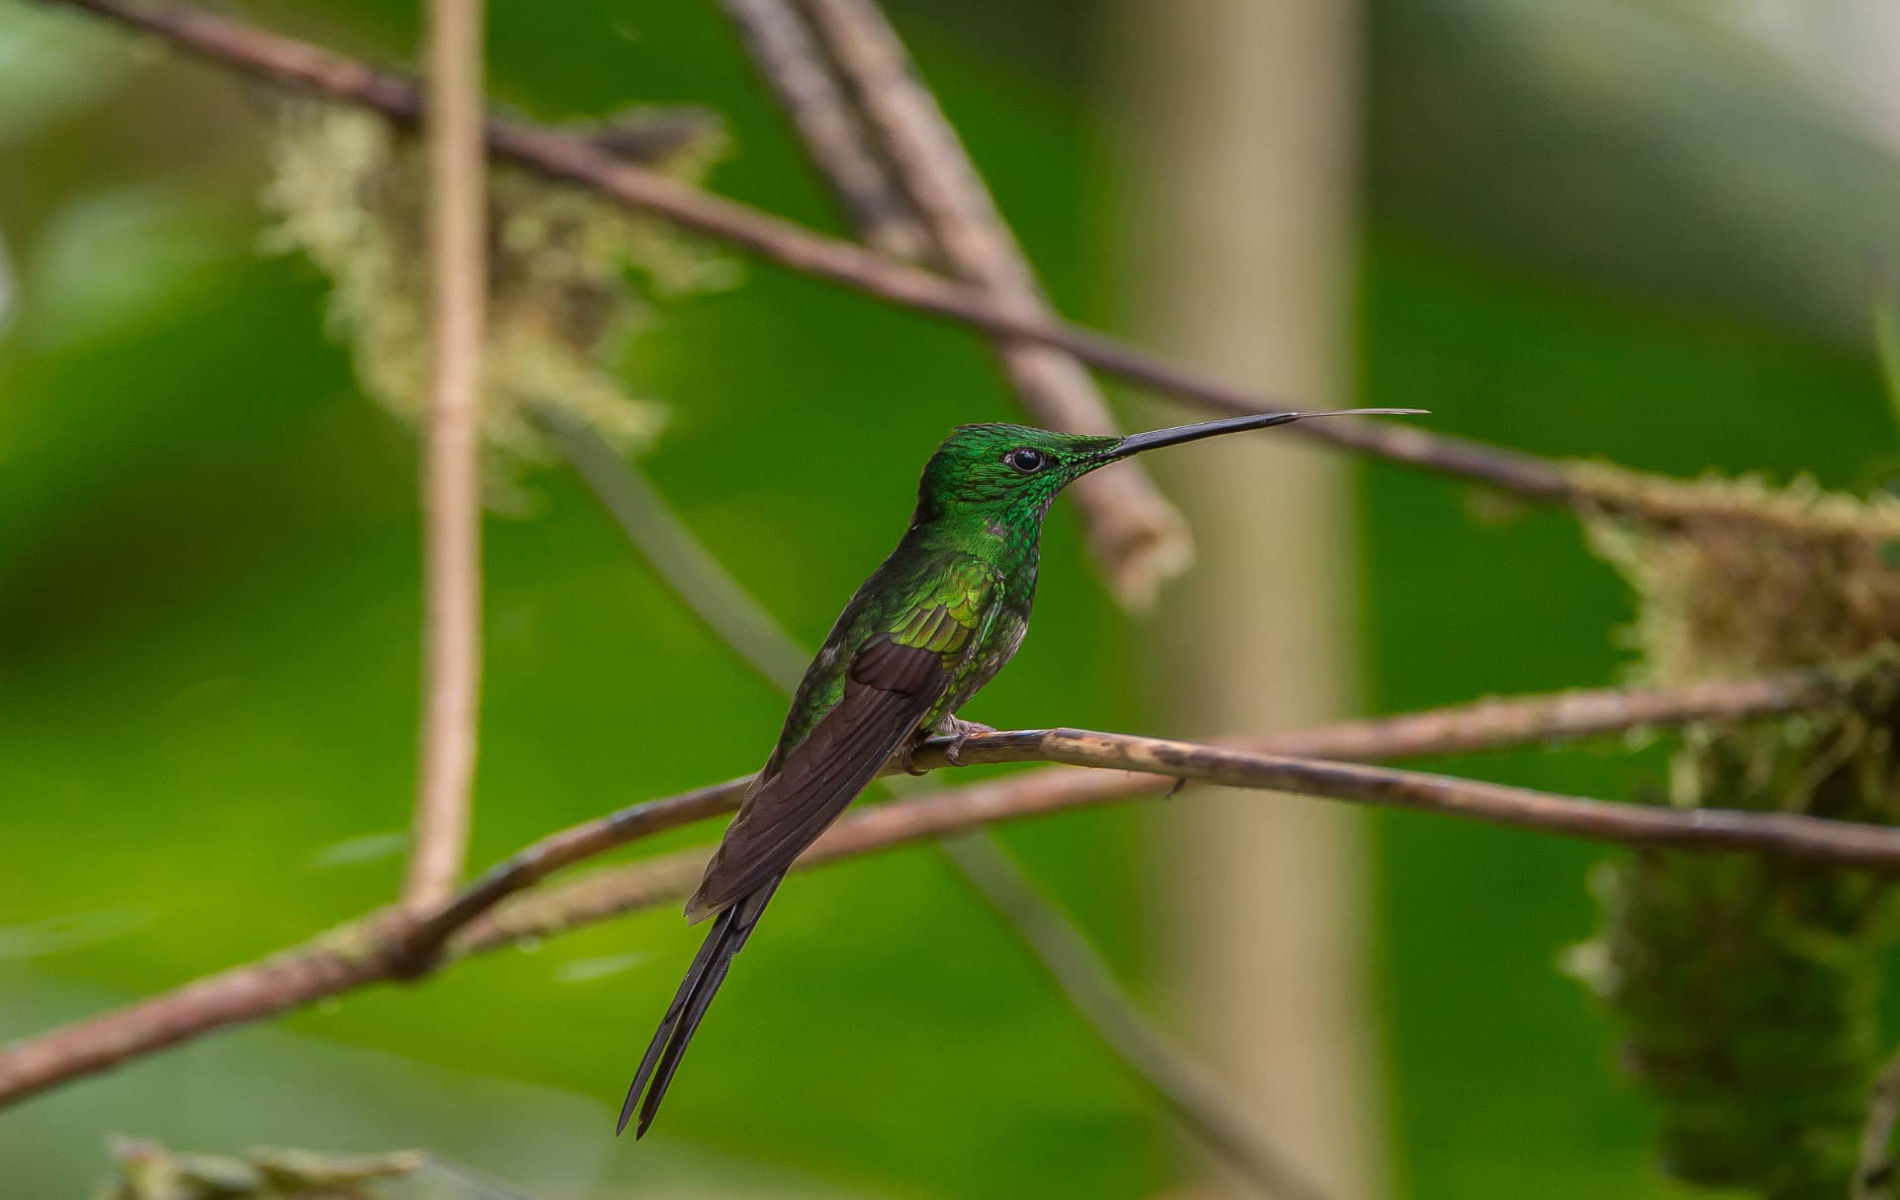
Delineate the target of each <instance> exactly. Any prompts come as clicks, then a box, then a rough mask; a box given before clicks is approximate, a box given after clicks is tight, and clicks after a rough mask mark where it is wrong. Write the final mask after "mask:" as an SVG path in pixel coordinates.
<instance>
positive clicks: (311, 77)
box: [41, 0, 1577, 501]
mask: <svg viewBox="0 0 1900 1200" xmlns="http://www.w3.org/2000/svg"><path fill="white" fill-rule="evenodd" d="M41 2H42V3H47V4H63V5H65V6H67V7H71V8H78V9H83V10H85V11H87V12H90V13H94V14H96V15H98V16H101V17H105V18H108V19H110V20H113V21H116V22H118V23H120V24H123V25H126V26H128V27H131V28H134V29H139V30H142V31H144V32H146V33H149V34H152V35H154V36H157V37H159V38H162V39H163V40H165V41H166V42H168V43H170V44H171V45H173V46H176V47H178V48H179V49H182V50H186V51H189V52H190V53H192V54H194V55H196V56H198V57H199V58H202V59H206V60H208V61H210V62H212V63H214V64H217V65H219V66H222V67H225V68H228V69H232V70H237V71H241V72H244V73H245V74H248V75H251V76H253V77H255V78H259V79H265V80H269V81H271V82H273V83H275V84H277V85H279V86H281V87H285V88H289V89H292V90H295V91H300V92H306V93H310V94H313V95H316V96H320V97H323V98H325V99H328V100H332V101H336V102H338V103H343V104H353V105H358V106H361V107H366V108H373V109H376V110H377V111H379V112H382V113H384V114H385V115H387V116H389V117H390V118H392V119H394V120H396V121H399V122H413V121H414V120H415V119H416V115H417V113H418V111H419V109H420V101H419V98H418V96H417V93H416V90H415V88H414V87H413V86H412V85H410V84H409V83H408V82H407V81H405V80H403V79H401V78H399V77H397V76H394V75H391V74H387V73H383V72H379V71H376V70H373V69H371V68H370V67H368V66H366V65H364V64H363V63H360V62H357V61H355V60H353V59H349V58H345V57H342V56H340V55H337V54H335V53H332V52H331V51H328V50H324V49H321V48H319V47H316V46H313V45H310V44H309V43H306V42H301V41H297V40H295V39H292V38H286V37H282V36H279V35H277V34H273V33H268V32H266V31H264V30H261V29H257V28H255V27H252V26H248V25H244V24H242V23H239V22H236V21H230V20H226V19H224V18H222V17H216V16H213V15H211V14H209V13H206V12H202V11H200V10H197V9H194V8H190V7H188V6H183V5H170V4H168V5H162V6H161V5H145V4H141V3H136V2H134V0H41ZM488 152H489V154H490V155H491V156H492V157H495V158H500V159H505V160H507V161H510V162H513V163H516V164H518V165H520V166H523V167H526V168H529V169H530V170H533V171H536V172H539V173H540V174H542V175H545V176H548V177H549V178H552V179H559V180H564V181H566V182H569V183H573V184H575V185H577V186H580V187H583V188H587V189H589V190H590V191H594V192H596V193H598V194H600V195H602V196H605V197H607V198H609V199H611V200H613V201H615V202H616V203H619V204H622V205H624V206H626V207H628V208H630V209H634V210H637V211H640V212H647V213H653V214H655V215H658V216H661V217H664V218H666V219H667V220H669V221H671V222H673V223H674V224H676V225H678V226H680V227H681V228H683V229H687V230H691V231H693V232H695V233H699V234H702V235H704V236H706V237H710V238H715V239H717V240H720V241H724V242H728V243H730V244H732V245H735V246H739V247H741V248H743V249H746V250H749V251H751V252H753V253H754V254H757V255H759V256H760V257H761V258H765V259H767V260H770V261H772V262H775V263H778V264H779V265H781V266H784V267H788V268H790V269H792V270H794V271H800V272H803V273H806V274H809V275H815V276H818V277H821V278H824V279H829V280H831V281H832V282H834V283H838V284H842V285H844V286H846V287H850V288H853V289H856V290H858V291H861V292H864V293H866V294H869V295H872V296H876V297H878V298H880V299H882V300H885V301H888V302H890V303H893V304H899V305H903V306H905V307H908V308H913V309H916V310H918V311H920V312H925V313H930V314H932V315H934V316H938V317H943V318H946V319H949V320H952V321H956V322H959V323H961V324H965V325H969V326H972V327H974V328H976V329H980V330H982V331H984V332H986V333H989V334H992V335H999V336H1004V337H1013V338H1021V339H1023V340H1026V341H1033V342H1040V343H1043V344H1045V345H1049V346H1054V347H1056V348H1058V349H1061V350H1065V351H1067V352H1068V353H1070V354H1072V355H1074V356H1075V357H1077V358H1079V359H1081V360H1083V361H1084V362H1088V363H1091V364H1093V365H1095V366H1096V367H1099V368H1101V369H1102V370H1105V371H1108V372H1110V373H1111V374H1114V375H1118V376H1120V377H1121V378H1123V379H1127V380H1129V381H1131V382H1134V383H1137V384H1141V385H1142V386H1145V387H1149V388H1152V389H1154V390H1156V391H1160V392H1166V393H1169V394H1171V395H1175V396H1179V397H1181V398H1183V399H1187V400H1192V401H1196V402H1198V403H1200V404H1203V405H1206V406H1209V407H1213V408H1217V409H1221V410H1223V411H1241V410H1244V411H1247V412H1265V411H1271V410H1275V409H1285V408H1286V407H1288V406H1287V405H1286V404H1285V402H1283V401H1279V400H1274V399H1271V398H1266V397H1260V396H1254V395H1251V394H1249V393H1247V392H1245V391H1243V390H1241V389H1238V388H1232V387H1228V386H1226V385H1224V384H1221V383H1218V382H1215V381H1212V380H1208V379H1204V378H1202V377H1200V376H1198V375H1195V374H1193V373H1192V372H1190V371H1186V370H1183V369H1181V368H1179V367H1176V366H1173V365H1171V364H1169V363H1167V362H1164V361H1162V360H1160V359H1158V358H1155V357H1154V356H1152V355H1150V354H1147V353H1146V352H1144V351H1141V350H1137V349H1135V348H1133V347H1131V346H1128V345H1126V344H1125V343H1122V342H1119V341H1117V340H1115V339H1113V338H1110V337H1106V336H1104V335H1102V334H1099V333H1096V332H1093V331H1091V330H1088V329H1084V328H1081V327H1079V326H1076V325H1071V324H1068V323H1066V322H1062V321H1055V320H1050V319H1047V318H1044V317H1040V316H1028V315H1024V314H1022V313H1020V312H1016V311H1013V310H1011V309H1008V308H1005V307H1002V306H999V305H998V304H997V303H996V302H995V301H993V300H991V299H990V298H989V297H987V296H985V295H983V294H982V293H981V292H979V291H978V290H976V289H973V288H971V287H969V286H968V285H966V284H960V283H955V282H952V281H950V280H947V279H944V278H942V277H940V276H937V275H933V274H931V273H930V272H928V271H923V270H919V269H917V268H915V267H910V266H906V265H903V264H901V263H897V262H894V261H892V260H891V259H889V258H886V257H885V256H883V255H881V254H878V253H876V252H875V251H872V250H867V249H865V248H864V247H862V246H857V245H853V244H852V243H850V242H844V241H839V240H837V239H835V238H827V237H824V236H822V235H819V234H815V233H812V232H810V231H809V230H806V229H803V228H801V227H800V226H798V225H796V224H793V223H791V222H789V221H785V220H782V219H780V218H778V217H774V216H771V215H770V214H767V213H763V212H760V211H758V210H756V209H752V208H747V207H746V206H744V205H740V204H734V203H733V202H731V201H729V200H724V199H721V198H720V197H717V196H714V195H711V194H709V193H706V192H703V191H700V190H698V189H696V188H693V187H689V186H687V185H685V184H682V183H679V182H677V181H676V180H672V179H668V178H666V177H665V176H662V175H657V174H654V173H653V172H651V171H647V170H644V169H642V168H640V167H638V166H635V165H633V164H631V163H628V162H625V161H623V160H621V159H619V158H617V157H616V156H615V155H614V154H613V153H612V152H611V151H610V150H604V149H602V148H600V147H598V146H595V145H593V144H591V143H589V142H587V141H585V140H583V139H580V138H576V137H571V136H568V135H565V134H561V133H556V132H553V131H551V130H547V129H543V128H540V127H538V126H534V125H530V124H526V123H524V122H520V121H512V120H504V119H500V118H491V119H490V121H489V123H488ZM1289 428H1290V429H1291V430H1293V431H1294V432H1295V433H1296V434H1297V435H1299V436H1304V437H1311V438H1317V439H1319V440H1321V441H1325V442H1329V443H1332V444H1335V445H1339V446H1344V447H1347V448H1350V449H1354V450H1357V451H1360V452H1362V453H1366V454H1371V455H1375V456H1378V457H1381V458H1386V459H1390V460H1392V461H1394V462H1400V463H1405V464H1408V465H1411V466H1416V467H1420V468H1424V469H1427V470H1432V471H1438V472H1441V473H1444V474H1449V475H1453V476H1457V477H1460V478H1464V479H1470V480H1474V481H1477V482H1481V483H1485V484H1488V485H1490V486H1492V487H1496V488H1499V489H1501V490H1503V491H1507V492H1511V493H1513V494H1515V495H1517V496H1520V497H1522V498H1525V499H1528V500H1537V501H1559V500H1566V499H1569V498H1572V497H1573V495H1574V494H1575V493H1576V490H1577V489H1576V488H1575V486H1574V485H1573V484H1572V482H1571V480H1570V478H1569V475H1568V473H1567V471H1566V468H1565V467H1564V465H1562V464H1560V463H1556V462H1552V461H1549V460H1547V459H1541V458H1538V457H1536V456H1534V455H1529V454H1524V453H1521V452H1519V451H1515V450H1506V449H1503V448H1501V447H1496V446H1488V445H1485V444H1483V443H1480V442H1473V441H1468V440H1465V439H1461V438H1452V437H1446V436H1443V435H1439V434H1431V433H1427V432H1425V431H1424V430H1422V429H1418V428H1415V427H1411V426H1401V425H1396V424H1390V423H1388V424H1384V425H1379V424H1374V423H1371V422H1363V421H1362V422H1358V423H1354V422H1351V421H1343V420H1341V421H1303V422H1301V423H1299V424H1297V425H1293V426H1290V427H1289Z"/></svg>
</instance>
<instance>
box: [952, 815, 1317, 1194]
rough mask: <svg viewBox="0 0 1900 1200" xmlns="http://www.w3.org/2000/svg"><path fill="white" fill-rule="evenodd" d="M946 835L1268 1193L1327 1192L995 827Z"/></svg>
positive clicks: (1030, 943)
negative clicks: (1108, 958)
mask: <svg viewBox="0 0 1900 1200" xmlns="http://www.w3.org/2000/svg"><path fill="white" fill-rule="evenodd" d="M937 844H938V845H939V846H941V847H942V848H943V851H944V853H945V854H947V855H948V856H949V858H950V861H951V862H952V863H954V864H955V865H956V868H957V870H958V871H959V872H960V873H961V874H962V875H963V877H964V878H965V879H967V880H969V881H970V883H971V884H972V886H974V887H975V888H976V890H977V893H978V894H979V895H981V896H982V897H983V898H984V900H986V901H988V903H989V905H990V907H991V909H993V910H994V911H995V913H996V915H997V916H998V917H1000V918H1001V919H1002V921H1003V923H1004V924H1005V925H1007V926H1008V927H1009V928H1010V929H1011V930H1012V931H1014V932H1015V934H1016V936H1017V937H1019V938H1020V939H1022V943H1023V946H1024V947H1025V948H1026V949H1027V950H1028V951H1029V952H1030V954H1031V955H1032V956H1033V957H1034V958H1035V960H1036V961H1037V963H1039V964H1040V965H1041V966H1042V968H1043V970H1044V971H1045V972H1046V973H1047V974H1048V976H1049V978H1050V979H1051V980H1052V981H1053V982H1054V983H1055V985H1056V986H1057V987H1058V988H1060V989H1061V990H1062V994H1063V995H1064V996H1067V997H1068V999H1069V1003H1070V1004H1071V1005H1072V1006H1073V1007H1074V1008H1075V1010H1076V1012H1078V1013H1080V1014H1081V1015H1082V1018H1083V1021H1084V1023H1086V1024H1087V1025H1088V1027H1089V1028H1090V1029H1091V1030H1093V1031H1094V1033H1095V1036H1096V1037H1097V1038H1099V1039H1101V1042H1102V1044H1103V1045H1104V1046H1106V1047H1108V1049H1109V1051H1110V1053H1112V1054H1114V1055H1115V1057H1116V1058H1118V1059H1120V1060H1121V1062H1122V1063H1123V1065H1124V1066H1126V1067H1127V1068H1128V1069H1129V1070H1130V1071H1131V1072H1133V1074H1134V1075H1135V1077H1136V1078H1137V1079H1140V1080H1141V1081H1142V1082H1144V1083H1146V1084H1147V1085H1148V1086H1149V1087H1150V1088H1152V1089H1153V1090H1154V1092H1155V1094H1156V1095H1158V1096H1160V1097H1161V1099H1162V1100H1163V1101H1164V1102H1165V1103H1166V1104H1167V1105H1168V1107H1169V1108H1171V1109H1172V1110H1174V1113H1175V1115H1176V1116H1178V1117H1180V1118H1181V1121H1182V1123H1183V1124H1185V1125H1186V1126H1187V1127H1188V1128H1190V1129H1192V1130H1194V1131H1195V1132H1196V1133H1197V1134H1199V1135H1200V1136H1201V1137H1202V1138H1203V1139H1204V1140H1205V1141H1206V1142H1207V1143H1208V1144H1209V1145H1210V1146H1211V1147H1212V1148H1213V1149H1214V1150H1216V1151H1217V1152H1219V1153H1220V1154H1221V1155H1222V1156H1223V1157H1225V1158H1226V1159H1227V1160H1228V1161H1229V1162H1230V1163H1232V1164H1234V1165H1235V1166H1236V1167H1238V1168H1239V1169H1240V1170H1242V1171H1244V1172H1246V1174H1247V1176H1248V1177H1249V1178H1251V1179H1252V1180H1253V1181H1254V1182H1255V1183H1257V1184H1259V1185H1260V1188H1261V1190H1263V1191H1264V1192H1266V1193H1267V1194H1268V1195H1273V1196H1283V1197H1290V1198H1292V1200H1321V1198H1322V1197H1323V1196H1324V1195H1325V1193H1323V1192H1322V1191H1320V1189H1319V1188H1318V1187H1317V1186H1315V1185H1314V1184H1313V1183H1312V1182H1311V1181H1309V1180H1307V1179H1306V1178H1305V1177H1304V1176H1303V1175H1302V1174H1301V1173H1300V1171H1299V1169H1298V1168H1297V1167H1295V1166H1294V1165H1293V1164H1292V1163H1290V1162H1288V1161H1287V1159H1286V1156H1285V1155H1283V1154H1281V1153H1280V1151H1279V1149H1278V1148H1276V1147H1275V1146H1274V1145H1273V1144H1272V1143H1270V1142H1267V1141H1266V1140H1264V1139H1263V1138H1261V1136H1260V1135H1259V1134H1258V1133H1256V1132H1255V1122H1254V1121H1252V1120H1250V1119H1249V1118H1248V1117H1247V1116H1246V1115H1245V1110H1244V1108H1243V1107H1242V1105H1241V1104H1240V1102H1239V1100H1238V1099H1236V1098H1235V1097H1234V1096H1232V1095H1230V1094H1229V1093H1228V1092H1227V1090H1226V1089H1225V1088H1223V1087H1222V1086H1221V1085H1220V1082H1219V1081H1218V1080H1216V1079H1215V1078H1214V1076H1213V1075H1212V1074H1211V1073H1210V1072H1208V1071H1207V1070H1206V1069H1205V1068H1203V1067H1202V1066H1201V1065H1200V1063H1198V1062H1196V1061H1195V1060H1194V1058H1193V1057H1192V1056H1190V1055H1189V1054H1188V1053H1187V1052H1186V1051H1185V1050H1183V1049H1182V1048H1181V1047H1180V1046H1177V1045H1175V1044H1174V1042H1173V1041H1171V1040H1170V1039H1168V1038H1167V1037H1164V1036H1163V1035H1162V1034H1161V1032H1160V1031H1159V1030H1157V1029H1155V1027H1154V1026H1153V1025H1152V1024H1151V1023H1150V1022H1149V1021H1148V1020H1147V1018H1146V1017H1144V1016H1143V1015H1142V1014H1141V1011H1140V1010H1139V1009H1138V1008H1136V1007H1135V1005H1134V1002H1133V1001H1132V1000H1131V999H1130V998H1129V996H1128V994H1127V993H1126V992H1125V991H1123V990H1122V987H1121V984H1120V983H1118V982H1117V981H1116V979H1115V976H1114V974H1113V973H1112V972H1111V971H1110V970H1109V969H1108V964H1107V963H1105V962H1103V961H1102V956H1101V955H1100V954H1099V953H1098V952H1097V951H1096V949H1095V947H1094V946H1092V945H1091V944H1089V941H1088V939H1087V938H1085V937H1083V936H1082V935H1081V934H1080V933H1079V932H1078V931H1077V930H1076V927H1075V924H1074V922H1072V921H1070V920H1069V918H1068V916H1067V915H1066V914H1064V913H1063V911H1062V910H1061V909H1060V908H1058V907H1056V903H1055V901H1053V900H1051V899H1050V898H1049V897H1048V896H1047V895H1045V894H1044V893H1043V891H1042V889H1040V888H1038V887H1037V886H1036V885H1035V883H1034V881H1032V880H1031V879H1030V878H1029V876H1028V875H1027V874H1026V873H1025V872H1024V871H1023V868H1022V867H1021V865H1020V864H1018V863H1017V862H1016V860H1015V859H1014V858H1012V857H1011V856H1010V855H1009V853H1008V851H1006V850H1005V849H1003V846H1002V843H1001V842H1000V841H999V840H998V839H997V838H996V837H995V835H993V834H984V833H978V834H965V835H963V836H961V837H954V838H944V839H943V840H942V841H940V842H938V843H937Z"/></svg>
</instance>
